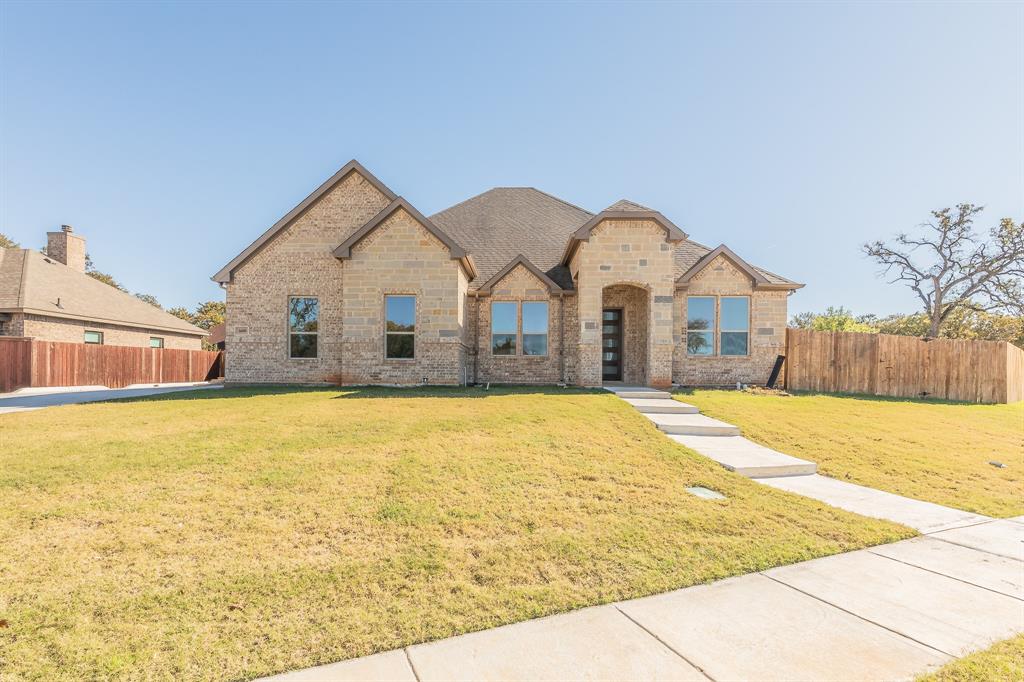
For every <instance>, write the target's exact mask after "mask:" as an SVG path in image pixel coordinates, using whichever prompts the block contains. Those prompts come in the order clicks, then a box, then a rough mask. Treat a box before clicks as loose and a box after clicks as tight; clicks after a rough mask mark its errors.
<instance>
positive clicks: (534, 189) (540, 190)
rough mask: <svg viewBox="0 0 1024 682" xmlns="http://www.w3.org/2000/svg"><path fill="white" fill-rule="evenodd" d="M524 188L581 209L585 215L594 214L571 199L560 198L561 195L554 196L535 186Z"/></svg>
mask: <svg viewBox="0 0 1024 682" xmlns="http://www.w3.org/2000/svg"><path fill="white" fill-rule="evenodd" d="M526 189H532V190H533V191H534V192H539V193H540V194H543V195H544V196H546V197H549V198H551V199H554V200H555V201H558V202H561V203H563V204H565V205H566V206H570V207H572V208H575V209H576V210H577V211H583V212H584V213H586V214H587V215H591V216H592V215H594V214H593V213H592V212H591V211H588V210H587V209H585V208H583V207H582V206H577V205H576V204H574V203H572V202H571V201H566V200H565V199H562V198H561V197H556V196H555V195H554V194H550V193H548V192H545V191H544V190H542V189H537V188H536V187H527V188H526Z"/></svg>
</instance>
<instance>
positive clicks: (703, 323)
mask: <svg viewBox="0 0 1024 682" xmlns="http://www.w3.org/2000/svg"><path fill="white" fill-rule="evenodd" d="M686 353H687V355H714V354H715V297H714V296H690V297H689V298H687V299H686Z"/></svg>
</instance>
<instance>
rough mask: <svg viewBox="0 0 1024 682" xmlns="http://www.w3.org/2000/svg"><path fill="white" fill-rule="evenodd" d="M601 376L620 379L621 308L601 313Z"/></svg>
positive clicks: (608, 379) (612, 379)
mask: <svg viewBox="0 0 1024 682" xmlns="http://www.w3.org/2000/svg"><path fill="white" fill-rule="evenodd" d="M601 378H602V379H603V380H604V381H622V308H605V309H604V311H603V312H602V314H601Z"/></svg>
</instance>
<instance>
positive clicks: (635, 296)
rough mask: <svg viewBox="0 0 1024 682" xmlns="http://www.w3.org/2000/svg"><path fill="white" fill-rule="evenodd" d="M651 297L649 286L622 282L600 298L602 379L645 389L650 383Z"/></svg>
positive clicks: (610, 288)
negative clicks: (649, 332)
mask: <svg viewBox="0 0 1024 682" xmlns="http://www.w3.org/2000/svg"><path fill="white" fill-rule="evenodd" d="M649 320H650V295H649V293H648V291H647V289H646V287H643V286H640V285H636V284H629V283H619V284H612V285H609V286H606V287H604V289H603V291H602V295H601V379H602V382H604V383H609V382H617V381H621V382H622V383H624V384H632V385H637V386H644V385H646V384H647V381H648V376H647V375H648V371H647V352H648V348H647V347H648V340H649V334H648V325H649Z"/></svg>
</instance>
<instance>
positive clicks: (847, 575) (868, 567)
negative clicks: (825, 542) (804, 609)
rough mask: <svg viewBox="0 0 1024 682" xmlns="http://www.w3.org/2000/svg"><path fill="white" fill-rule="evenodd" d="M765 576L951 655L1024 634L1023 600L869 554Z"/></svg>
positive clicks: (844, 556)
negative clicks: (1017, 634)
mask: <svg viewBox="0 0 1024 682" xmlns="http://www.w3.org/2000/svg"><path fill="white" fill-rule="evenodd" d="M764 574H765V575H766V576H768V577H770V578H772V579H774V580H778V581H779V582H781V583H783V584H785V585H789V586H790V587H793V588H795V589H797V590H800V591H801V592H804V593H805V594H809V595H811V596H813V597H816V598H818V599H821V600H822V601H824V602H826V603H828V604H832V605H833V606H836V607H838V608H840V609H843V610H844V611H848V612H850V613H852V614H854V615H857V616H860V617H861V618H864V619H865V620H868V621H870V622H872V623H875V624H877V625H880V626H882V627H884V628H888V629H889V630H892V631H893V632H897V633H899V634H901V635H903V636H905V637H909V638H910V639H913V640H914V641H917V642H920V643H922V644H925V645H927V646H930V647H933V648H935V649H938V650H939V651H942V652H943V653H946V654H949V655H950V656H963V655H965V654H967V653H969V652H970V651H973V650H976V649H981V648H984V647H986V646H988V645H989V644H991V643H992V642H994V641H996V640H1000V639H1007V638H1008V637H1011V636H1013V635H1015V634H1016V633H1018V632H1020V631H1021V630H1024V603H1021V601H1020V600H1018V599H1014V598H1013V597H1008V596H1006V595H1003V594H997V593H995V592H991V591H989V590H986V589H983V588H981V587H975V586H974V585H969V584H967V583H964V582H961V581H959V580H956V579H954V578H949V577H946V576H944V575H938V574H936V573H931V572H928V571H922V570H921V569H920V568H917V567H915V566H908V565H907V564H905V563H901V562H899V561H893V560H892V559H889V558H886V557H882V556H879V555H877V554H873V553H871V552H870V551H866V550H860V551H857V552H849V553H847V554H840V555H836V556H830V557H825V558H824V559H815V560H813V561H805V562H803V563H800V564H794V565H792V566H783V567H781V568H773V569H771V570H770V571H765V573H764ZM857 677H863V676H862V675H858V676H857Z"/></svg>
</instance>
